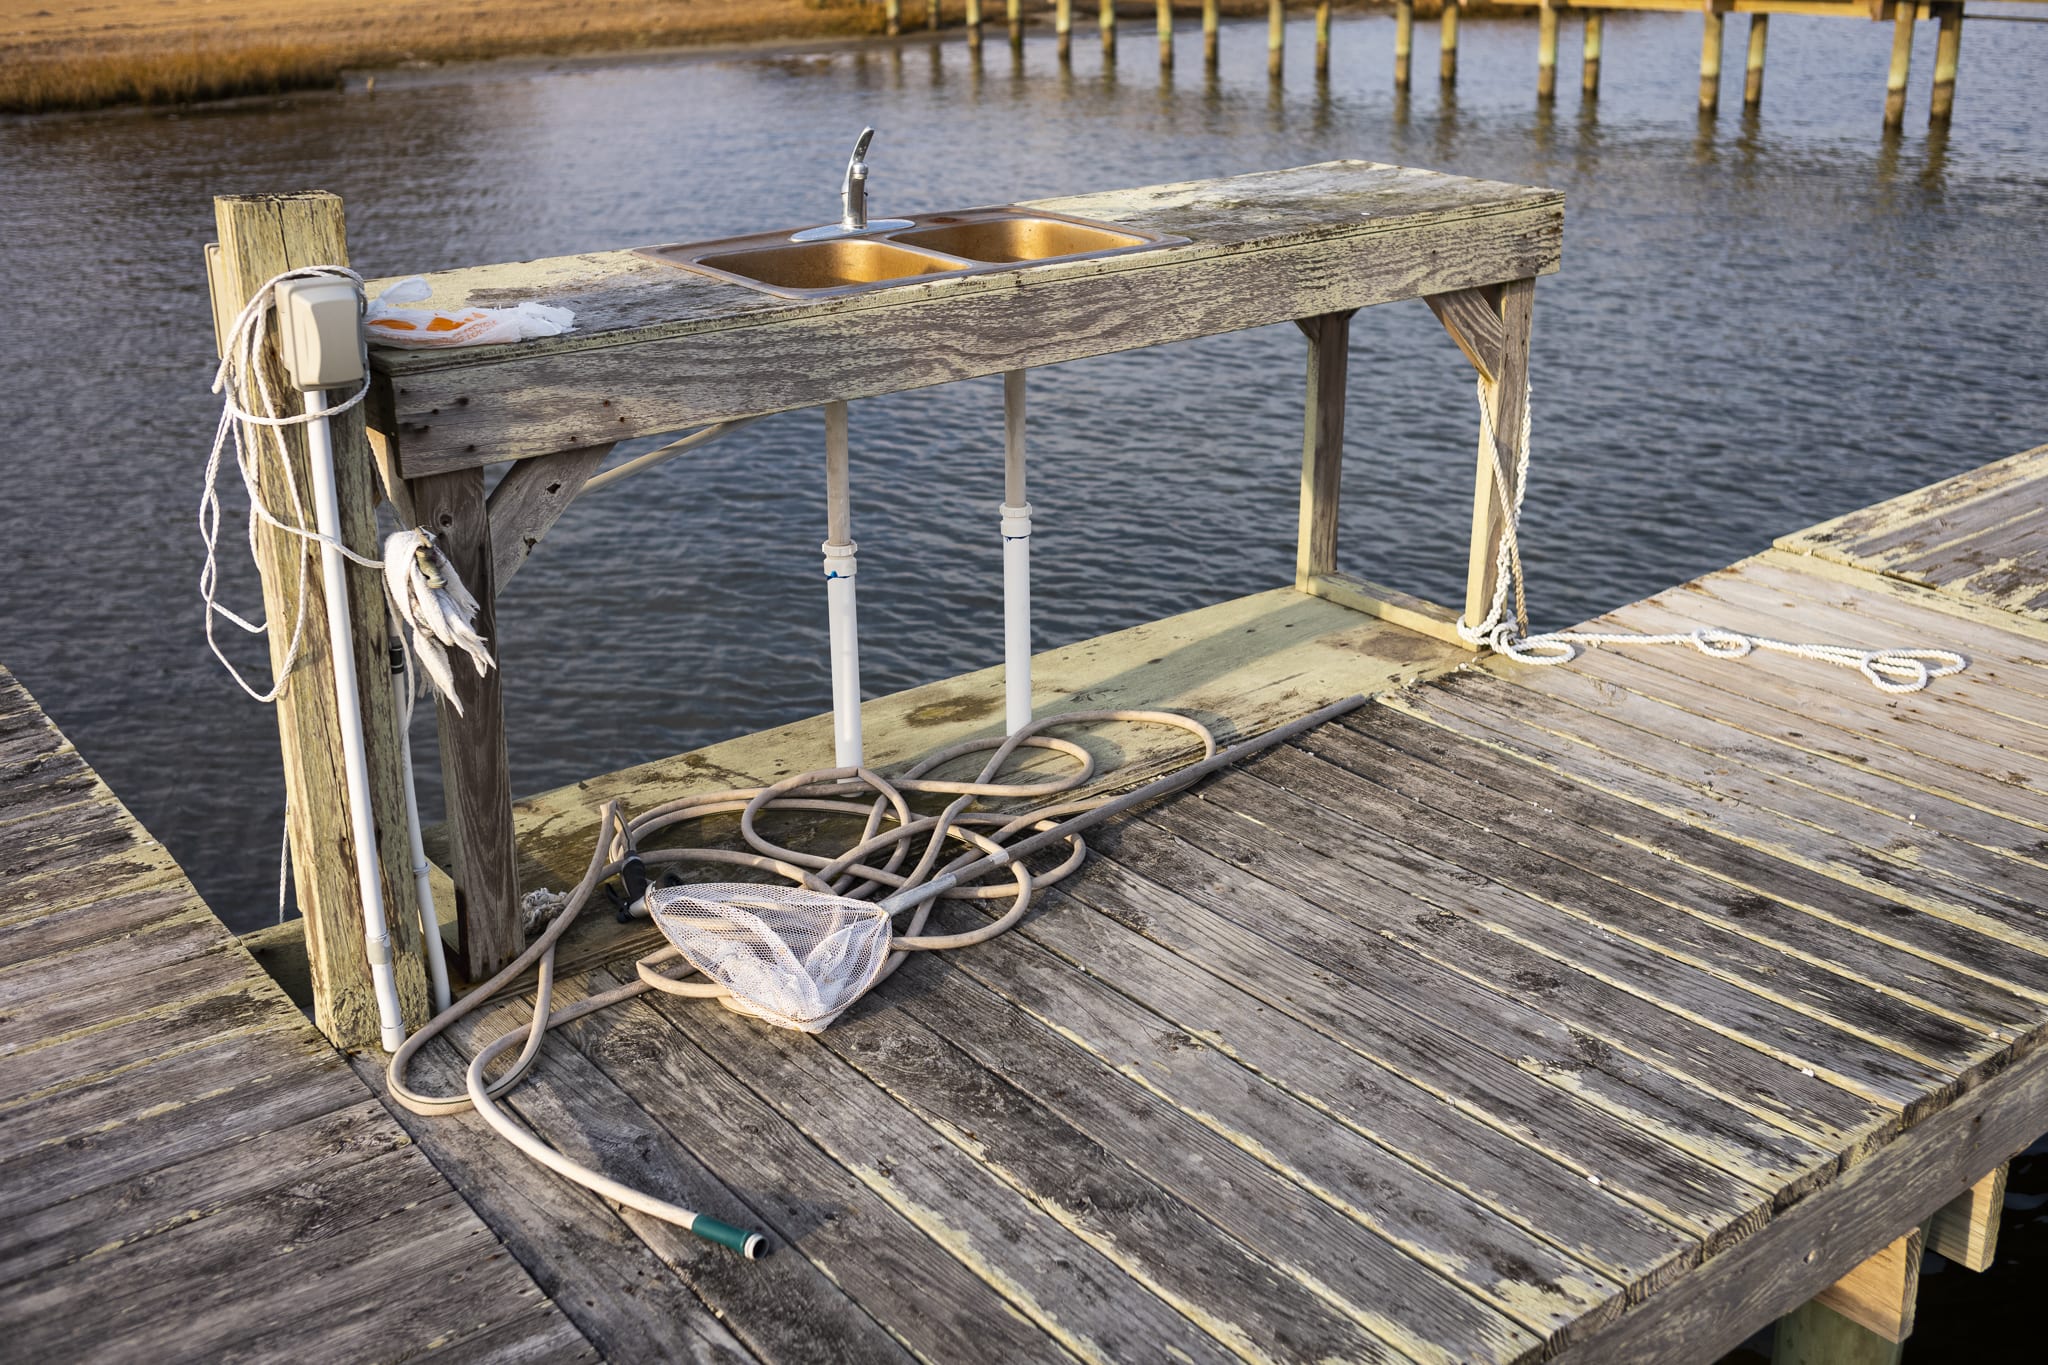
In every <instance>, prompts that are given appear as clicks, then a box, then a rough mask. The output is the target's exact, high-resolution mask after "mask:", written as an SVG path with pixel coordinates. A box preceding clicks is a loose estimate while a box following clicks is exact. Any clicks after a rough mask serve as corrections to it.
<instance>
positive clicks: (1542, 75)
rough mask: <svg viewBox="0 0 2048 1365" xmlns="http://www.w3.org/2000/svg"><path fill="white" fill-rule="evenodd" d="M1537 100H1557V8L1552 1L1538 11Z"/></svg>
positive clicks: (1539, 7) (1546, 0) (1544, 2)
mask: <svg viewBox="0 0 2048 1365" xmlns="http://www.w3.org/2000/svg"><path fill="white" fill-rule="evenodd" d="M1536 98H1537V99H1539V100H1552V99H1556V98H1557V7H1556V6H1555V5H1553V4H1551V3H1550V0H1543V3H1542V4H1541V5H1539V6H1538V7H1537V9H1536Z"/></svg>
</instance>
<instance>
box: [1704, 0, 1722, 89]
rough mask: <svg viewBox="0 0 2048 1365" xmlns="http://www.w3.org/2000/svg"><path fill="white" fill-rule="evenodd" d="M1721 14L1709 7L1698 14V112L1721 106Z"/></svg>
mask: <svg viewBox="0 0 2048 1365" xmlns="http://www.w3.org/2000/svg"><path fill="white" fill-rule="evenodd" d="M1722 26H1723V20H1722V16H1721V14H1720V12H1719V11H1717V10H1712V9H1709V10H1707V11H1705V12H1704V13H1702V14H1701V15H1700V112H1701V113H1702V114H1711V113H1713V112H1714V111H1716V110H1717V109H1719V108H1720V107H1721V30H1722Z"/></svg>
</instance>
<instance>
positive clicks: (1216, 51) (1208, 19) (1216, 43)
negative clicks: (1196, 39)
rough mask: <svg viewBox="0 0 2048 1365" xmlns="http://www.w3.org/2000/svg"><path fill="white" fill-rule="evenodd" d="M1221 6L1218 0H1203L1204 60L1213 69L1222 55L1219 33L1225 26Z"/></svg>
mask: <svg viewBox="0 0 2048 1365" xmlns="http://www.w3.org/2000/svg"><path fill="white" fill-rule="evenodd" d="M1220 10H1221V6H1220V5H1218V3H1217V0H1202V62H1203V64H1204V65H1206V66H1208V67H1209V68H1210V69H1211V70H1214V69H1215V66H1216V63H1217V62H1218V60H1220V59H1221V56H1222V42H1221V39H1220V37H1219V36H1218V35H1219V32H1220V30H1221V29H1222V27H1223V17H1222V14H1221V13H1220Z"/></svg>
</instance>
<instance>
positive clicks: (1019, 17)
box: [1007, 0, 1024, 52]
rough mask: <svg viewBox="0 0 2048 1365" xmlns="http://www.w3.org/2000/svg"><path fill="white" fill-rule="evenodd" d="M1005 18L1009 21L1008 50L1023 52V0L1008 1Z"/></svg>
mask: <svg viewBox="0 0 2048 1365" xmlns="http://www.w3.org/2000/svg"><path fill="white" fill-rule="evenodd" d="M1007 17H1008V18H1009V21H1010V50H1011V51H1013V52H1022V51H1023V50H1024V0H1010V7H1009V11H1008V15H1007Z"/></svg>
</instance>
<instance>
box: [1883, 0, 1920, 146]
mask: <svg viewBox="0 0 2048 1365" xmlns="http://www.w3.org/2000/svg"><path fill="white" fill-rule="evenodd" d="M1918 10H1919V7H1918V6H1917V5H1916V4H1915V3H1914V0H1898V3H1897V4H1896V5H1895V6H1894V12H1893V16H1892V64H1891V67H1890V69H1889V70H1888V71H1886V72H1885V78H1884V126H1885V127H1887V128H1899V127H1903V126H1904V125H1905V122H1906V77H1907V74H1908V70H1909V68H1910V67H1911V66H1912V64H1913V20H1914V18H1915V17H1916V16H1917V14H1918Z"/></svg>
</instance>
